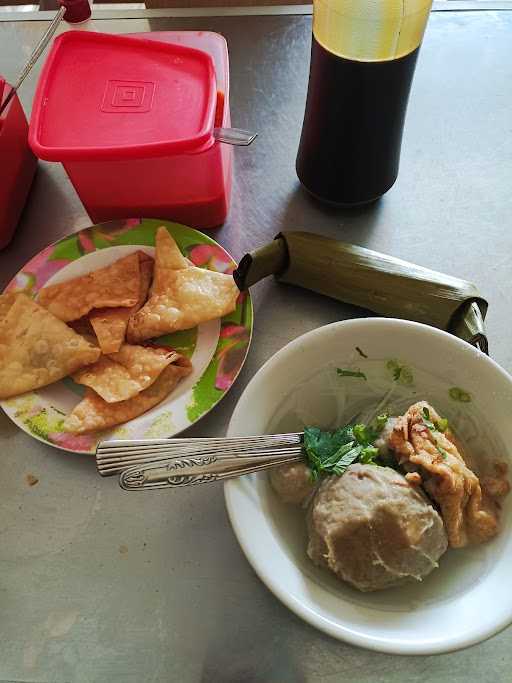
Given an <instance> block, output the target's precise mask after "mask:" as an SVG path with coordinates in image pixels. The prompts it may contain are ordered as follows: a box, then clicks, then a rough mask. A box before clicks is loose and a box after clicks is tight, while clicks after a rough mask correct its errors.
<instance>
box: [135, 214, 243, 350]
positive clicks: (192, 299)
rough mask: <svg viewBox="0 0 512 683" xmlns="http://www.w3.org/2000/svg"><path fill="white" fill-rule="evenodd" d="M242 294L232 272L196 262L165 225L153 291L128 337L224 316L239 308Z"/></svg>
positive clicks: (141, 336) (159, 240)
mask: <svg viewBox="0 0 512 683" xmlns="http://www.w3.org/2000/svg"><path fill="white" fill-rule="evenodd" d="M238 294H239V291H238V288H237V286H236V284H235V281H234V280H233V277H232V276H231V275H227V274H225V273H215V272H213V271H211V270H206V269H204V268H197V267H196V266H193V265H192V264H191V263H190V261H188V259H186V258H185V257H184V256H183V255H182V254H181V252H180V250H179V249H178V246H177V244H176V242H175V241H174V239H173V238H172V237H171V235H170V234H169V233H168V232H167V230H166V228H165V227H163V226H161V227H160V228H158V230H157V233H156V253H155V273H154V278H153V285H152V287H151V295H150V297H149V299H148V301H147V303H146V304H145V305H144V306H143V307H142V308H141V309H140V311H139V312H138V313H136V314H135V315H134V316H132V317H131V318H130V321H129V323H128V332H127V339H128V341H129V342H131V343H137V342H140V341H142V340H144V339H150V338H152V337H159V336H160V335H162V334H168V333H169V332H176V331H177V330H187V329H190V328H191V327H195V326H196V325H198V324H199V323H202V322H206V321H207V320H213V319H214V318H220V317H222V316H223V315H227V314H228V313H231V312H232V311H233V310H234V309H235V307H236V300H237V297H238Z"/></svg>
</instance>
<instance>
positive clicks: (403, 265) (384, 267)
mask: <svg viewBox="0 0 512 683" xmlns="http://www.w3.org/2000/svg"><path fill="white" fill-rule="evenodd" d="M268 275H274V276H275V277H276V279H277V280H278V281H279V282H286V283H289V284H293V285H297V286H299V287H304V288H306V289H310V290H312V291H314V292H318V293H319V294H324V295H325V296H329V297H332V298H333V299H338V300H339V301H343V302H345V303H349V304H353V305H355V306H360V307H362V308H366V309H369V310H370V311H373V312H374V313H378V314H380V315H383V316H388V317H393V318H404V319H406V320H415V321H417V322H421V323H426V324H427V325H432V326H433V327H438V328H440V329H442V330H446V331H447V332H451V333H452V334H455V335H456V336H458V337H460V338H461V339H464V340H465V341H467V342H468V343H469V344H472V345H473V346H477V347H478V348H480V349H481V350H482V351H483V352H484V353H488V342H487V336H486V331H485V323H484V319H485V315H486V313H487V308H488V303H487V301H486V300H485V299H484V298H482V296H481V295H480V293H479V291H478V289H477V287H476V286H475V285H474V284H472V283H471V282H467V281H466V280H461V279H460V278H456V277H452V276H451V275H445V274H444V273H438V272H436V271H434V270H429V269H428V268H422V267H421V266H417V265H415V264H414V263H409V262H407V261H402V260H401V259H397V258H394V257H393V256H387V255H386V254H381V253H379V252H376V251H371V250H370V249H365V248H364V247H358V246H356V245H354V244H347V243H345V242H340V241H338V240H335V239H331V238H329V237H323V236H322V235H317V234H314V233H309V232H293V231H290V232H289V231H286V232H282V233H280V234H279V235H277V237H276V238H275V240H274V241H273V242H271V243H270V244H268V245H266V246H264V247H262V248H261V249H258V250H256V251H254V252H252V253H251V254H246V255H245V256H244V257H243V259H242V260H241V261H240V265H239V266H238V268H237V270H236V271H235V273H234V278H235V282H236V283H237V285H238V287H239V289H240V290H244V289H247V288H248V287H250V286H251V285H253V284H255V283H256V282H258V281H259V280H261V279H262V278H264V277H267V276H268Z"/></svg>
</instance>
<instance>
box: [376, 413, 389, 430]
mask: <svg viewBox="0 0 512 683" xmlns="http://www.w3.org/2000/svg"><path fill="white" fill-rule="evenodd" d="M388 420H389V416H388V414H387V413H382V415H377V417H376V418H375V425H376V429H377V431H378V432H381V431H382V430H383V429H384V427H385V426H386V422H387V421H388Z"/></svg>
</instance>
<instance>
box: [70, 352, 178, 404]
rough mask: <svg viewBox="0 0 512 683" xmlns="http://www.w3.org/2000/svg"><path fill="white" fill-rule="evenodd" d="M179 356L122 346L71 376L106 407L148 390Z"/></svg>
mask: <svg viewBox="0 0 512 683" xmlns="http://www.w3.org/2000/svg"><path fill="white" fill-rule="evenodd" d="M180 359H181V356H180V354H179V353H176V352H175V351H171V350H169V349H164V348H152V347H144V346H131V345H130V344H123V345H122V346H121V348H120V350H119V351H118V352H117V353H112V354H110V355H108V356H101V358H100V359H99V360H98V361H96V363H93V365H89V366H87V367H86V368H82V369H81V370H78V371H77V372H75V373H74V374H73V379H74V380H75V382H77V383H78V384H84V385H85V386H88V387H90V388H91V389H94V391H95V392H96V393H97V394H98V395H99V396H101V398H102V399H103V400H104V401H106V402H107V403H116V402H117V401H126V400H127V399H129V398H132V397H133V396H136V395H137V394H139V393H140V392H141V391H144V389H147V388H148V387H149V386H150V385H151V384H153V382H155V381H156V379H157V378H158V376H159V375H160V373H161V372H162V371H163V370H164V369H165V368H166V367H167V366H168V365H170V364H171V363H179V362H180Z"/></svg>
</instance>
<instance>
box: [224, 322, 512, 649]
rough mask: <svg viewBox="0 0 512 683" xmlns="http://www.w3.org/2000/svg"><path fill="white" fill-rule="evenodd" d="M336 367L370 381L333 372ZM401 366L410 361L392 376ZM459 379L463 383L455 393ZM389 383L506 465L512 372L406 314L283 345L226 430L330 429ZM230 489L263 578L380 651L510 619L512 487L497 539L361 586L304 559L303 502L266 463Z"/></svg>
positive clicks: (311, 615)
mask: <svg viewBox="0 0 512 683" xmlns="http://www.w3.org/2000/svg"><path fill="white" fill-rule="evenodd" d="M362 354H364V355H362ZM365 356H366V357H365ZM397 364H398V365H397ZM337 367H341V368H350V369H352V370H358V371H360V372H362V373H364V374H365V377H366V379H364V378H362V377H349V376H339V375H338V374H337V372H336V368H337ZM397 367H401V368H404V369H406V370H407V371H402V372H401V373H400V376H399V373H398V372H396V368H397ZM398 376H399V379H397V378H398ZM395 383H396V386H395ZM454 387H458V388H459V390H461V391H462V390H463V391H464V393H458V392H454V391H452V392H450V390H451V389H453V388H454ZM390 388H393V391H394V396H395V397H394V399H393V400H395V399H396V400H398V401H399V402H401V406H403V407H404V409H405V407H407V406H408V405H410V404H411V403H415V402H416V401H418V400H420V399H421V398H425V399H427V400H429V401H430V402H431V403H432V404H433V405H434V406H435V407H438V409H439V410H440V411H441V413H442V414H444V415H446V417H447V418H448V419H449V420H450V424H451V426H452V428H454V429H455V431H456V433H457V434H458V436H459V437H462V443H463V445H464V446H465V447H466V448H467V449H468V452H471V453H473V454H474V455H478V456H479V458H480V461H481V464H482V463H483V464H484V465H485V462H486V460H487V459H489V461H490V462H493V461H494V460H495V459H498V460H505V461H507V460H508V462H509V464H510V463H511V456H512V453H511V444H512V421H511V420H510V415H511V414H512V378H511V377H510V376H509V375H508V374H507V373H506V372H505V371H504V370H502V369H501V368H500V367H499V366H498V365H497V364H496V363H494V362H493V361H492V360H491V359H490V358H488V357H487V356H485V355H484V354H483V353H481V352H480V351H477V350H476V349H474V348H473V347H471V346H469V345H468V344H466V343H465V342H462V341H460V340H459V339H456V338H455V337H453V336H451V335H449V334H447V333H445V332H441V331H439V330H435V329H433V328H431V327H427V326H425V325H420V324H418V323H411V322H407V321H402V320H384V319H379V318H374V319H366V320H352V321H346V322H341V323H334V324H332V325H327V326H326V327H322V328H320V329H318V330H314V331H313V332H310V333H308V334H306V335H304V336H302V337H299V338H298V339H296V340H295V341H293V342H291V343H290V344H288V345H287V346H286V347H285V348H284V349H282V350H281V351H279V352H278V353H277V354H276V355H275V356H273V357H272V358H271V359H270V360H269V361H268V362H267V363H266V364H265V365H264V366H263V367H262V368H261V369H260V370H259V371H258V373H257V374H256V375H255V376H254V378H253V379H252V380H251V382H250V383H249V385H248V386H247V388H246V389H245V391H244V393H243V394H242V397H241V398H240V401H239V402H238V405H237V407H236V408H235V411H234V413H233V416H232V420H231V423H230V426H229V436H239V435H249V434H265V433H269V434H271V433H279V432H281V431H296V430H299V429H301V428H302V427H303V426H304V422H305V423H306V424H310V425H314V424H316V425H317V426H319V427H323V428H333V427H334V426H336V425H339V424H344V423H346V422H347V421H348V420H350V418H351V417H352V416H353V415H354V414H355V413H358V411H359V410H360V409H361V408H362V407H363V404H364V402H365V401H368V398H367V396H368V392H373V394H374V395H375V396H376V397H382V396H383V395H386V394H387V392H388V391H389V390H390ZM365 396H366V398H365ZM454 397H455V398H454ZM459 399H460V400H459ZM377 400H379V399H377ZM389 400H391V399H389ZM372 405H373V404H372ZM367 408H368V406H367ZM509 471H510V470H509ZM225 492H226V501H227V507H228V511H229V516H230V519H231V523H232V525H233V528H234V531H235V534H236V536H237V538H238V540H239V542H240V544H241V546H242V548H243V550H244V552H245V554H246V556H247V558H248V560H249V562H250V563H251V565H252V566H253V568H254V569H255V571H256V573H257V574H258V576H259V577H260V578H261V579H262V581H264V582H265V583H266V585H267V586H268V587H269V588H270V590H271V591H273V592H274V594H275V595H276V596H277V597H278V598H279V599H280V600H282V601H283V602H284V603H285V604H286V605H287V606H288V607H289V608H290V609H291V610H293V611H294V612H295V613H296V614H298V615H299V616H300V617H302V618H303V619H305V620H306V621H308V622H309V623H310V624H312V625H314V626H315V627H317V628H319V629H321V630H322V631H325V632H326V633H328V634H330V635H331V636H334V637H335V638H339V639H341V640H345V641H348V642H350V643H353V644H355V645H360V646H363V647H367V648H371V649H373V650H380V651H382V652H389V653H399V654H434V653H440V652H447V651H449V650H454V649H457V648H461V647H466V646H468V645H472V644H474V643H477V642H478V641H480V640H483V639H484V638H488V637H489V636H490V635H492V634H494V633H496V632H497V631H499V630H500V629H502V628H504V627H505V626H507V625H508V624H510V623H511V622H512V591H510V590H509V589H508V585H509V577H510V566H511V564H512V534H511V527H512V493H511V494H509V496H508V497H507V498H505V499H504V500H503V505H502V514H501V532H500V533H499V535H498V536H496V537H495V538H494V539H493V540H491V541H489V542H487V543H483V544H482V545H477V546H472V547H467V548H461V549H449V550H448V551H447V552H446V553H445V554H444V555H443V556H442V557H441V558H440V561H439V568H438V569H435V570H434V571H433V572H432V573H431V574H429V575H428V576H427V577H426V578H424V580H423V581H422V582H421V583H420V582H414V583H411V584H404V585H402V586H399V587H395V588H390V589H387V590H383V591H378V592H375V593H360V592H359V591H357V590H355V589H354V588H352V587H351V586H349V585H348V584H346V583H343V582H341V581H338V580H337V579H336V578H335V577H334V576H333V575H331V574H330V573H329V572H327V571H325V570H322V569H320V568H318V567H316V566H315V565H313V563H312V562H311V561H310V560H309V559H308V557H307V556H306V544H307V532H306V521H305V513H304V510H302V509H301V508H297V507H294V506H292V505H286V504H284V503H282V501H280V500H279V499H278V498H277V496H276V495H275V493H274V492H273V490H272V489H271V487H270V486H269V483H268V477H267V475H266V474H265V473H260V474H257V475H256V474H253V475H248V476H245V477H241V478H240V479H234V480H232V481H230V482H228V483H226V487H225Z"/></svg>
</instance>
